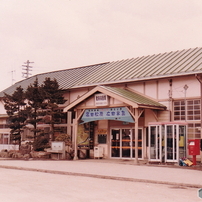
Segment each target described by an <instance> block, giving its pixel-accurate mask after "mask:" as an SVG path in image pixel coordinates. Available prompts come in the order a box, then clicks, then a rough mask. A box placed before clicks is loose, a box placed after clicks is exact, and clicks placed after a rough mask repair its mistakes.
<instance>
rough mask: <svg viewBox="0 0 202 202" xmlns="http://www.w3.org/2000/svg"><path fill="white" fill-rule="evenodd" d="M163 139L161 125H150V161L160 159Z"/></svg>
mask: <svg viewBox="0 0 202 202" xmlns="http://www.w3.org/2000/svg"><path fill="white" fill-rule="evenodd" d="M163 147H164V140H163V136H162V126H161V125H156V126H150V130H149V155H150V156H149V159H150V160H151V161H162V155H163V154H162V153H163V151H164V149H163Z"/></svg>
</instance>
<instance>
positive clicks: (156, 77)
mask: <svg viewBox="0 0 202 202" xmlns="http://www.w3.org/2000/svg"><path fill="white" fill-rule="evenodd" d="M199 73H200V74H201V73H202V71H201V70H200V71H195V72H183V74H182V73H176V74H166V75H160V76H149V77H139V78H134V79H125V80H116V81H106V82H100V83H91V84H83V85H78V86H73V87H71V89H75V88H82V87H93V86H99V85H108V84H117V83H127V82H134V81H145V80H153V79H162V78H171V77H178V76H187V75H195V74H199Z"/></svg>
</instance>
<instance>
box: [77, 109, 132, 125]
mask: <svg viewBox="0 0 202 202" xmlns="http://www.w3.org/2000/svg"><path fill="white" fill-rule="evenodd" d="M81 120H82V121H83V123H86V122H91V121H97V120H115V121H124V122H130V123H135V121H134V119H133V118H132V116H131V115H130V113H129V112H128V110H127V108H126V107H113V108H98V109H86V110H85V111H84V113H83V116H82V118H81ZM81 124H82V123H81Z"/></svg>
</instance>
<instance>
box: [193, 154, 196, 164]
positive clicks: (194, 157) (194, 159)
mask: <svg viewBox="0 0 202 202" xmlns="http://www.w3.org/2000/svg"><path fill="white" fill-rule="evenodd" d="M193 165H196V155H193Z"/></svg>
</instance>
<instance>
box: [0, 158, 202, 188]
mask: <svg viewBox="0 0 202 202" xmlns="http://www.w3.org/2000/svg"><path fill="white" fill-rule="evenodd" d="M0 168H5V169H19V170H25V171H36V172H45V173H52V174H61V175H76V176H81V177H82V176H85V177H94V178H102V179H113V180H122V181H134V182H147V183H155V184H168V185H174V186H177V187H179V186H183V187H193V188H202V170H201V166H200V165H196V166H192V167H183V166H179V165H153V164H142V163H138V164H137V163H135V162H134V161H128V160H107V159H85V160H33V159H29V160H13V159H12V160H10V159H3V158H2V159H0Z"/></svg>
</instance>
